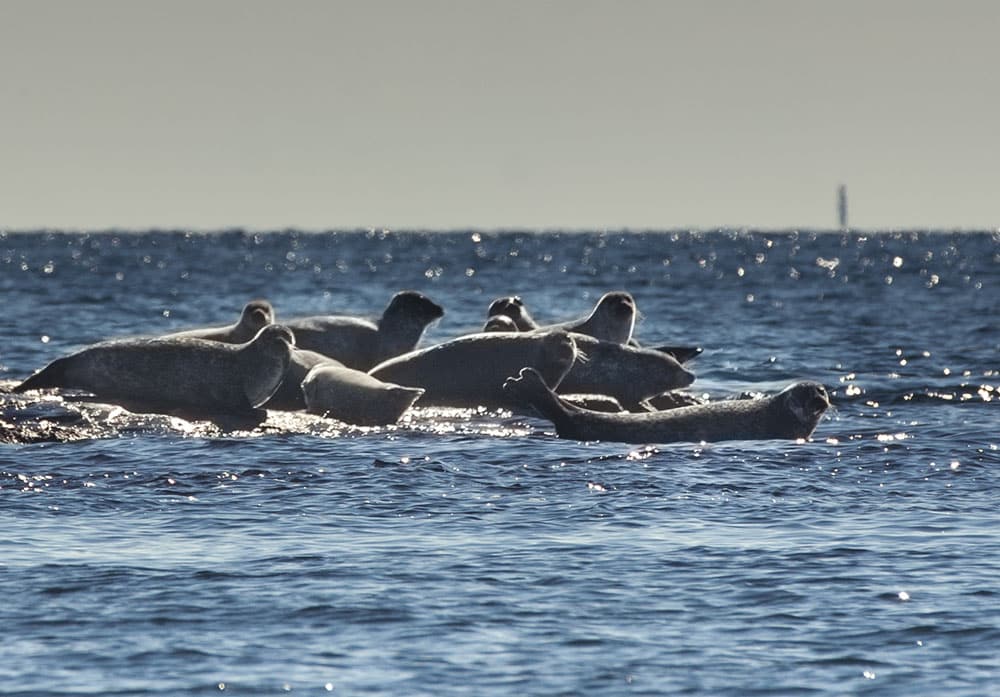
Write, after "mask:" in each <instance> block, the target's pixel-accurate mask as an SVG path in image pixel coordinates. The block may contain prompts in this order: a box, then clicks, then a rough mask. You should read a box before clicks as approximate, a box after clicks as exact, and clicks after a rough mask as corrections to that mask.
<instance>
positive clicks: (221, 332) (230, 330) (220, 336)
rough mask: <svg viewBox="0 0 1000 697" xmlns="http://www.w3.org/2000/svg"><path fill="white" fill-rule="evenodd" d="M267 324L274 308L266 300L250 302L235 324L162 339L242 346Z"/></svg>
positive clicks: (271, 320) (176, 333) (271, 321)
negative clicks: (182, 339) (197, 340)
mask: <svg viewBox="0 0 1000 697" xmlns="http://www.w3.org/2000/svg"><path fill="white" fill-rule="evenodd" d="M269 324H274V308H273V307H271V303H269V302H268V301H266V300H251V301H250V302H248V303H247V304H246V305H244V306H243V312H242V313H240V319H239V321H237V322H236V324H231V325H228V326H225V327H204V328H201V329H188V330H186V331H182V332H173V333H172V334H166V335H165V336H162V337H160V338H162V339H178V338H189V339H208V340H210V341H221V342H223V343H226V344H243V343H246V342H247V341H250V339H252V338H254V337H255V336H257V332H259V331H260V330H261V329H263V328H264V327H266V326H267V325H269Z"/></svg>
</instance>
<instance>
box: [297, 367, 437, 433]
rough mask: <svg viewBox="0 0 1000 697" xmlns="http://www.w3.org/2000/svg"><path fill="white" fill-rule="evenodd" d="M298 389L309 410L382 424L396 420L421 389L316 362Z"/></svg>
mask: <svg viewBox="0 0 1000 697" xmlns="http://www.w3.org/2000/svg"><path fill="white" fill-rule="evenodd" d="M302 392H303V394H304V395H305V401H306V408H307V410H308V411H309V413H311V414H319V415H320V416H327V417H331V418H334V419H337V420H338V421H343V422H344V423H348V424H353V425H355V426H385V425H388V424H394V423H396V422H397V421H399V417H400V416H402V415H403V412H405V411H406V410H407V409H409V408H410V407H411V406H413V403H414V402H415V401H417V399H418V398H419V397H420V395H422V394H423V393H424V390H423V389H422V388H420V387H403V386H402V385H395V384H393V383H390V382H382V381H381V380H378V379H376V378H373V377H372V376H371V375H369V374H368V373H364V372H362V371H360V370H353V369H351V368H344V367H338V366H334V365H329V364H320V365H317V366H316V367H315V368H313V369H312V370H310V371H309V374H308V375H306V378H305V380H303V381H302Z"/></svg>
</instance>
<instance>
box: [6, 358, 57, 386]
mask: <svg viewBox="0 0 1000 697" xmlns="http://www.w3.org/2000/svg"><path fill="white" fill-rule="evenodd" d="M68 368H69V366H68V359H67V358H57V359H55V360H54V361H52V362H51V363H49V364H48V365H47V366H45V367H44V368H42V369H41V370H39V371H38V372H37V373H35V374H34V375H32V376H31V377H29V378H27V379H26V380H25V381H24V382H22V383H21V384H20V385H17V386H16V387H15V388H14V389H13V390H12V392H27V391H28V390H40V389H43V388H45V387H64V386H65V385H66V371H67V369H68Z"/></svg>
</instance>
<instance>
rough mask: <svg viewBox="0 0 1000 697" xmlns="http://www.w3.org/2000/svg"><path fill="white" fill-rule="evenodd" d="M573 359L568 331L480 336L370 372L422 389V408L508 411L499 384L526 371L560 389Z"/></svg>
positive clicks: (399, 358)
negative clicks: (479, 408) (529, 370)
mask: <svg viewBox="0 0 1000 697" xmlns="http://www.w3.org/2000/svg"><path fill="white" fill-rule="evenodd" d="M575 357H576V344H575V343H574V341H573V339H572V338H571V337H570V335H569V334H568V333H567V332H564V331H559V330H556V331H551V332H542V333H537V334H536V333H531V334H522V333H516V334H513V333H497V332H491V333H479V334H469V335H467V336H463V337H459V338H457V339H452V340H451V341H446V342H444V343H441V344H437V345H436V346H431V347H428V348H425V349H420V350H418V351H411V352H410V353H407V354H404V355H402V356H397V357H396V358H392V359H389V360H388V361H385V362H384V363H380V364H379V365H377V366H375V367H374V368H372V369H371V370H370V371H368V374H369V375H371V376H373V377H376V378H378V379H379V380H382V381H384V382H393V383H396V384H399V385H405V386H407V387H422V388H423V389H424V390H425V392H424V395H423V396H422V397H421V398H420V404H421V405H436V406H450V407H476V406H484V407H487V408H495V407H506V406H510V404H511V400H510V399H509V398H508V396H507V395H506V393H505V392H504V391H503V383H504V380H506V379H507V378H508V377H510V376H511V375H517V372H518V371H519V370H520V369H521V368H524V367H526V366H528V367H531V368H534V369H535V370H537V371H538V372H539V373H540V374H541V375H543V376H545V380H547V381H548V382H550V383H551V384H553V385H558V384H559V383H560V381H561V380H562V379H563V377H564V376H565V375H566V373H567V372H568V371H569V369H570V366H571V365H573V362H574V359H575Z"/></svg>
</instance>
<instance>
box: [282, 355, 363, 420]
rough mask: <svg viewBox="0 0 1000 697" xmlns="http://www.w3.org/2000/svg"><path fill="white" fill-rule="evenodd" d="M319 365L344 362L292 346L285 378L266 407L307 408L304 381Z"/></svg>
mask: <svg viewBox="0 0 1000 697" xmlns="http://www.w3.org/2000/svg"><path fill="white" fill-rule="evenodd" d="M318 365H329V366H333V367H340V368H343V367H344V364H343V363H341V362H340V361H335V360H333V359H332V358H330V357H329V356H324V355H323V354H322V353H316V352H315V351H307V350H305V349H300V348H298V347H292V352H291V360H290V361H289V362H288V369H287V370H286V371H285V378H284V379H283V380H282V381H281V385H280V386H279V387H278V390H277V391H276V392H275V393H274V394H273V395H272V396H271V399H269V400H268V401H267V403H266V404H265V405H264V408H265V409H276V410H278V411H298V410H300V409H305V408H306V399H305V396H304V395H303V394H302V381H303V380H305V379H306V375H308V374H309V371H310V370H312V369H313V368H315V367H316V366H318Z"/></svg>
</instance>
